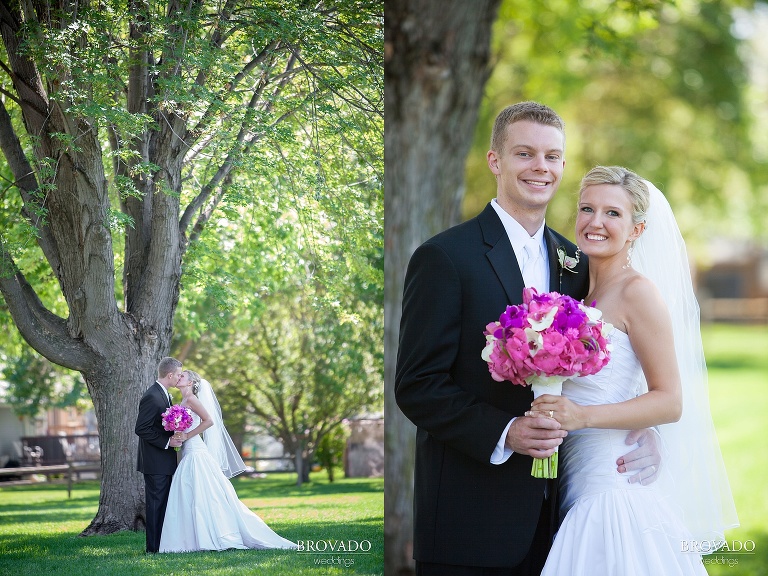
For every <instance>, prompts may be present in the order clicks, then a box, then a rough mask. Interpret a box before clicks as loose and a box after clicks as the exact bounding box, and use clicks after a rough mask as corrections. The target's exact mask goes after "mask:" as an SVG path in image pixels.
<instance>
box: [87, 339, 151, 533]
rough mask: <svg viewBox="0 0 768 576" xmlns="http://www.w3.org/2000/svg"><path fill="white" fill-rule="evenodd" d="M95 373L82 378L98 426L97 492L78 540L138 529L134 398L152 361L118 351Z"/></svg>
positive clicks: (141, 520) (140, 488)
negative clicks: (99, 483) (92, 511)
mask: <svg viewBox="0 0 768 576" xmlns="http://www.w3.org/2000/svg"><path fill="white" fill-rule="evenodd" d="M104 368H105V369H104V370H103V371H102V372H101V373H100V374H99V375H94V376H88V377H87V383H88V389H89V390H90V391H91V397H92V399H93V405H94V409H95V411H96V417H97V419H98V424H99V440H100V446H101V470H102V489H101V492H100V494H99V509H98V511H97V513H96V516H95V518H94V519H93V520H92V521H91V523H90V525H89V526H88V527H87V528H86V529H85V530H84V531H83V532H82V534H81V535H82V536H90V535H93V534H110V533H113V532H118V531H120V530H143V529H144V526H145V524H146V515H145V508H144V477H143V475H142V474H141V473H139V472H137V471H136V453H137V449H138V437H137V436H136V434H135V433H134V426H135V424H136V415H137V413H138V407H139V400H140V398H141V395H142V394H143V393H144V390H146V388H147V386H149V385H150V384H151V383H152V382H153V381H154V379H155V377H156V368H157V360H156V359H155V358H147V359H140V358H136V356H135V355H134V353H133V351H131V353H130V354H129V353H127V351H126V353H124V354H123V353H121V354H120V355H119V356H118V355H115V357H113V358H111V359H105V364H104Z"/></svg>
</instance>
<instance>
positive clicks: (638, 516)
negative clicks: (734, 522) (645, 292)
mask: <svg viewBox="0 0 768 576" xmlns="http://www.w3.org/2000/svg"><path fill="white" fill-rule="evenodd" d="M611 342H612V344H613V351H612V353H611V359H610V361H609V363H608V364H607V365H606V366H605V367H604V368H603V369H602V370H601V371H600V372H598V373H597V374H595V375H593V376H585V377H578V378H573V379H572V380H567V381H566V382H564V384H563V396H566V397H568V398H569V399H570V400H572V401H573V402H575V403H576V404H581V405H595V404H611V403H616V402H622V401H624V400H629V399H631V398H634V397H636V396H637V395H638V394H639V393H640V391H641V385H642V384H641V382H642V371H641V368H640V362H639V361H638V359H637V357H636V356H635V353H634V350H633V349H632V345H631V344H630V341H629V336H627V335H626V334H625V333H624V332H621V331H620V330H618V329H614V331H613V333H612V334H611ZM626 436H627V431H626V430H604V429H595V428H585V429H582V430H578V431H574V432H569V433H568V436H567V437H566V438H565V440H564V442H563V444H562V446H561V447H560V459H559V460H560V470H559V472H558V476H559V490H560V517H561V518H563V517H564V518H563V520H562V524H561V526H560V529H559V530H558V532H557V534H556V536H555V541H554V543H553V545H552V549H551V551H550V553H549V556H548V557H547V563H546V565H545V566H544V571H543V572H542V576H553V575H562V576H581V575H583V576H595V575H599V576H609V575H610V576H657V575H659V574H663V575H664V576H678V575H680V576H683V575H701V576H706V574H707V572H706V570H705V568H704V565H703V564H702V562H701V557H700V556H699V555H698V554H693V553H684V552H682V550H683V549H684V543H685V542H686V541H688V542H690V541H691V539H692V536H691V535H690V533H689V532H688V530H687V529H686V528H685V526H684V525H683V523H682V521H681V517H680V515H679V513H678V510H676V509H675V506H674V503H673V502H671V501H670V500H671V499H670V497H669V496H668V495H665V494H663V493H662V490H661V488H660V483H659V482H654V483H652V484H650V485H648V486H642V485H641V484H640V483H635V484H630V483H629V482H628V478H629V476H630V474H629V473H625V474H620V473H619V472H617V471H616V460H617V459H618V458H619V456H621V455H623V454H626V453H627V452H629V451H630V450H633V449H634V448H635V447H636V445H635V446H628V445H626V444H625V442H624V440H625V438H626ZM662 469H663V468H662Z"/></svg>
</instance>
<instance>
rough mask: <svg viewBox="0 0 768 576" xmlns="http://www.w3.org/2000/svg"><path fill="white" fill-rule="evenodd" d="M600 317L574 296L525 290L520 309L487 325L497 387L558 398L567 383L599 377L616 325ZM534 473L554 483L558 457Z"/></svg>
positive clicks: (536, 463) (539, 461)
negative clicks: (507, 383)
mask: <svg viewBox="0 0 768 576" xmlns="http://www.w3.org/2000/svg"><path fill="white" fill-rule="evenodd" d="M601 316H602V312H601V311H600V310H598V309H597V308H593V307H590V306H586V305H585V304H584V303H582V302H579V301H577V300H575V299H573V298H571V297H570V296H566V295H564V294H559V293H557V292H546V293H544V294H539V293H538V292H537V290H536V289H535V288H525V289H524V290H523V303H522V305H520V306H507V309H506V310H505V311H504V312H503V313H502V314H501V316H500V317H499V320H498V321H496V322H491V323H490V324H488V325H487V326H486V328H485V332H484V334H485V338H486V342H487V343H486V346H485V348H484V349H483V352H482V357H483V360H485V361H486V362H488V369H489V370H490V372H491V377H492V378H493V379H494V380H496V381H497V382H503V381H505V380H508V381H510V382H512V383H513V384H519V385H522V386H531V389H532V390H533V395H534V398H538V397H539V396H541V395H542V394H553V395H556V396H560V395H561V394H562V390H563V382H564V381H565V380H566V379H568V378H570V377H571V376H588V375H590V374H596V373H597V372H599V371H600V370H601V369H602V367H603V366H605V365H606V364H607V363H608V360H609V359H610V350H611V346H610V343H609V342H608V340H607V336H608V334H610V332H611V330H612V329H613V326H611V324H609V323H607V322H604V321H602V320H601V319H600V317H601ZM550 416H552V414H550ZM531 474H532V475H533V476H535V477H536V478H556V477H557V452H555V453H554V454H553V455H552V456H550V457H549V458H534V460H533V467H532V470H531Z"/></svg>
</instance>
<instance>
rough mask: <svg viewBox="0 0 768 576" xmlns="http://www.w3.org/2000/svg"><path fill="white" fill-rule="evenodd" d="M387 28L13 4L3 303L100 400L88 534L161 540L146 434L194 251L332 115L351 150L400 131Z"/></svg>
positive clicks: (365, 7) (285, 5)
mask: <svg viewBox="0 0 768 576" xmlns="http://www.w3.org/2000/svg"><path fill="white" fill-rule="evenodd" d="M126 4H127V6H126ZM380 11H381V9H380V6H379V5H378V4H377V3H375V2H366V1H364V0H360V1H352V0H350V1H348V2H329V3H327V4H326V3H325V2H322V1H320V2H305V1H303V0H295V1H290V0H289V1H285V0H275V1H265V2H258V3H254V2H248V1H245V0H226V1H223V2H208V1H205V0H183V1H182V0H169V1H168V2H149V1H148V0H129V1H128V2H127V3H125V2H117V1H114V2H112V1H104V2H70V1H68V0H59V1H48V2H45V1H37V0H18V1H11V2H3V3H2V5H1V6H0V34H1V35H2V41H3V45H4V49H5V51H4V55H3V57H2V59H1V60H0V67H2V69H3V70H4V71H5V73H6V75H7V81H5V82H4V83H3V87H2V88H0V90H2V94H3V95H4V100H3V102H2V103H1V104H0V147H1V148H2V151H3V154H4V156H5V159H6V161H7V169H8V171H9V172H10V173H11V175H12V177H11V180H12V185H11V186H10V187H9V188H7V189H6V190H5V192H8V190H9V189H12V190H13V191H14V193H16V192H18V194H15V196H14V199H11V198H10V196H8V195H6V194H5V193H4V195H3V197H0V201H2V206H3V214H2V218H3V228H2V233H0V260H1V261H2V264H3V271H2V274H1V275H0V293H2V297H3V299H4V301H5V303H6V305H7V308H8V312H9V313H10V316H11V317H12V318H13V322H14V323H15V325H16V327H17V328H18V330H19V332H20V333H21V335H22V336H23V338H24V339H25V340H26V342H27V343H28V344H29V345H30V346H31V347H32V348H34V349H35V350H36V351H37V352H38V353H40V354H41V355H43V356H45V357H46V358H48V359H49V360H51V361H52V362H54V363H56V364H59V365H61V366H64V367H67V368H69V369H72V370H76V371H78V372H80V373H81V374H82V376H83V378H84V380H85V382H86V384H87V387H88V391H89V393H90V396H91V398H92V400H93V404H94V408H95V412H96V417H97V419H98V423H99V434H100V438H101V450H102V452H101V459H102V471H103V476H102V490H101V494H100V500H99V509H98V512H97V514H96V517H95V518H94V519H93V521H92V522H91V524H90V526H88V528H87V529H86V530H85V531H84V534H94V533H109V532H114V531H117V530H122V529H139V528H142V527H143V525H144V485H143V480H142V478H141V476H140V474H138V473H137V472H136V471H135V455H136V448H137V438H136V436H135V435H134V433H133V427H134V423H135V416H136V411H137V406H138V402H139V398H140V396H141V394H142V393H143V390H144V389H145V388H146V386H147V385H148V383H150V382H152V380H153V379H154V377H155V372H156V367H157V363H158V361H159V359H160V358H161V357H163V356H165V355H167V354H168V352H169V350H170V344H171V337H172V334H173V319H174V312H175V310H176V307H177V303H178V300H179V293H180V278H181V276H182V262H183V260H184V257H185V254H186V252H187V249H188V247H189V245H190V242H194V241H195V240H196V239H197V238H198V237H199V235H200V233H201V232H202V230H203V229H204V228H205V226H206V225H207V224H208V223H209V221H210V219H211V218H212V217H213V215H214V214H215V213H216V209H217V207H219V206H220V205H221V204H222V202H226V201H227V199H228V198H229V197H230V196H231V195H233V194H234V195H235V196H237V197H238V198H239V199H241V200H242V195H241V194H240V190H241V189H240V188H239V186H242V185H243V183H244V182H248V181H249V180H248V179H244V178H243V174H247V173H251V174H253V173H261V174H264V173H267V172H269V171H270V170H276V171H278V172H279V169H280V166H281V164H280V162H276V161H275V160H274V156H273V155H270V154H267V153H266V151H275V150H276V151H277V156H278V157H279V151H280V149H281V142H283V141H293V140H294V139H296V138H300V139H307V141H308V146H309V145H311V144H312V143H313V142H314V141H313V140H312V138H315V137H319V135H318V134H317V133H316V131H315V129H314V127H315V126H317V125H318V122H317V120H318V119H321V118H328V117H333V118H336V119H337V121H338V124H339V126H340V130H344V131H345V132H346V136H347V138H348V140H347V141H346V143H345V146H346V147H347V148H348V149H350V150H352V149H353V148H354V144H355V142H356V138H355V134H354V131H355V123H354V116H355V115H356V114H364V115H373V116H379V117H380V116H381V109H380V104H379V98H378V96H377V94H378V92H379V90H380V73H379V72H378V69H379V66H380V64H379V62H380V60H379V56H378V53H379V46H380V45H379V44H378V41H379V38H380V35H381V14H380ZM309 147H311V148H312V149H316V150H320V149H321V146H314V147H312V146H309ZM322 162H323V157H322V156H317V157H316V163H317V165H318V166H320V165H322ZM318 171H319V170H316V172H318ZM13 209H15V210H16V217H14V215H13V214H12V213H11V210H13ZM23 227H26V228H27V232H28V234H29V235H28V236H27V238H28V239H29V238H32V239H34V240H35V241H36V244H37V246H38V247H39V250H40V252H41V253H42V255H43V257H44V259H45V261H46V262H47V266H46V270H47V277H49V278H53V279H55V282H56V284H57V285H58V286H57V288H58V293H59V294H58V296H59V297H60V300H61V302H57V301H54V300H53V299H49V300H47V301H46V300H45V299H44V298H43V297H42V295H43V294H44V293H47V291H46V290H44V289H43V288H42V286H43V284H44V283H45V279H46V273H45V272H40V271H39V270H37V269H35V270H34V271H31V270H29V269H25V268H24V267H23V266H22V263H24V262H27V261H28V260H29V257H28V255H27V253H26V251H27V250H28V249H29V242H28V240H27V241H21V242H19V241H18V238H19V235H20V234H22V233H23V230H21V228H23ZM265 233H266V234H268V231H267V232H265ZM25 271H26V272H28V273H29V274H27V275H25ZM36 281H39V282H40V285H39V286H38V284H37V283H36Z"/></svg>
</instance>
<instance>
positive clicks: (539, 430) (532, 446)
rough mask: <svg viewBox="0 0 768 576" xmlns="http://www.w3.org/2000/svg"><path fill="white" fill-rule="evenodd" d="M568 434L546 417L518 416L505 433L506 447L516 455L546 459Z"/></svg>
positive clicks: (555, 422) (555, 421) (553, 420)
mask: <svg viewBox="0 0 768 576" xmlns="http://www.w3.org/2000/svg"><path fill="white" fill-rule="evenodd" d="M567 435H568V432H566V431H565V430H561V429H560V423H559V422H558V421H557V420H555V419H553V418H548V417H546V416H520V417H518V418H516V419H515V421H514V422H512V424H511V425H510V427H509V430H508V431H507V439H506V441H505V443H506V445H507V447H508V448H509V449H511V450H513V451H514V452H517V453H518V454H527V455H528V456H533V457H534V458H548V457H549V456H551V455H552V454H554V453H555V448H557V447H558V446H560V444H562V443H563V438H565V437H566V436H567Z"/></svg>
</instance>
